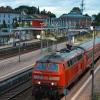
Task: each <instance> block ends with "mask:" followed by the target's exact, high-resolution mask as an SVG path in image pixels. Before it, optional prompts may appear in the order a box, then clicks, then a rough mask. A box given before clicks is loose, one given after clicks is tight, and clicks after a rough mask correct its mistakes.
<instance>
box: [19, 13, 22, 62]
mask: <svg viewBox="0 0 100 100" xmlns="http://www.w3.org/2000/svg"><path fill="white" fill-rule="evenodd" d="M20 22H21V23H20V24H22V15H20ZM20 26H22V25H20ZM20 47H21V28H20V32H19V62H20V60H21V57H20V52H21V50H20Z"/></svg>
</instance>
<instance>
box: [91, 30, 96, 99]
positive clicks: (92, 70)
mask: <svg viewBox="0 0 100 100" xmlns="http://www.w3.org/2000/svg"><path fill="white" fill-rule="evenodd" d="M94 51H95V31H93V53H92V69H91V74H92V100H94Z"/></svg>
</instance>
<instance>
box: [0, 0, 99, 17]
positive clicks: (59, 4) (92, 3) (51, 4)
mask: <svg viewBox="0 0 100 100" xmlns="http://www.w3.org/2000/svg"><path fill="white" fill-rule="evenodd" d="M81 1H82V0H0V6H11V7H13V8H15V7H18V6H20V5H28V6H36V7H38V6H39V7H40V10H43V9H46V10H47V11H51V12H53V13H55V14H56V15H57V16H58V17H59V16H60V15H61V14H63V13H68V12H69V11H70V10H71V9H72V8H73V7H80V4H81ZM84 3H85V10H84V13H88V14H89V15H92V14H97V13H99V12H100V0H84Z"/></svg>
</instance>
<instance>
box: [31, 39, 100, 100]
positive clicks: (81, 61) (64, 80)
mask: <svg viewBox="0 0 100 100" xmlns="http://www.w3.org/2000/svg"><path fill="white" fill-rule="evenodd" d="M92 53H93V40H89V41H87V42H85V43H82V44H81V45H79V46H74V47H72V49H70V50H69V49H67V48H64V49H61V50H60V51H58V52H56V53H55V54H50V55H46V56H44V57H42V58H41V59H39V60H38V61H37V62H36V64H35V65H34V67H33V71H32V83H33V91H32V94H33V95H34V96H35V98H36V100H37V99H38V98H39V96H40V98H41V97H42V96H45V95H46V96H48V97H50V98H52V97H53V96H56V100H59V95H60V94H62V93H63V92H64V90H65V89H66V88H67V87H68V86H69V85H70V84H71V83H72V82H74V81H75V79H77V78H78V77H79V75H80V74H82V73H83V72H84V71H85V70H86V68H87V67H88V66H89V65H90V64H91V63H92ZM98 57H100V37H96V38H95V50H94V60H96V59H97V58H98ZM52 100H54V99H52Z"/></svg>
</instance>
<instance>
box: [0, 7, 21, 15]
mask: <svg viewBox="0 0 100 100" xmlns="http://www.w3.org/2000/svg"><path fill="white" fill-rule="evenodd" d="M0 13H17V14H20V12H19V11H15V10H13V9H12V8H10V7H9V6H7V7H3V6H2V7H0Z"/></svg>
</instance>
